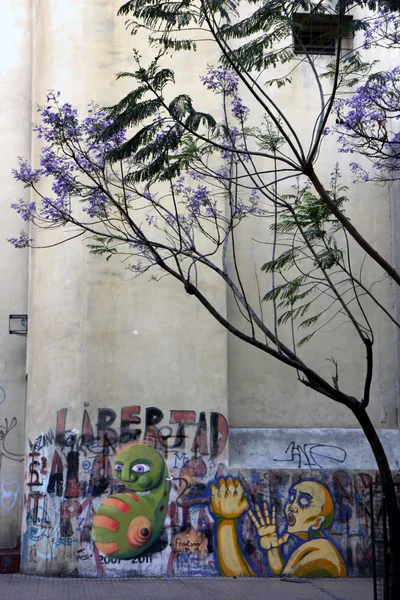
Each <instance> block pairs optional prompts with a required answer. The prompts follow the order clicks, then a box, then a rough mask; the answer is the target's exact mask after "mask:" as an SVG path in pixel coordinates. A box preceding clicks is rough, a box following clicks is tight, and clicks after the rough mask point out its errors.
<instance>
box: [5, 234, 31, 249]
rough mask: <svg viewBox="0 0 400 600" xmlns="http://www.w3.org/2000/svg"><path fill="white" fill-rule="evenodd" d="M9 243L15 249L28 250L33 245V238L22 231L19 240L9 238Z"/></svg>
mask: <svg viewBox="0 0 400 600" xmlns="http://www.w3.org/2000/svg"><path fill="white" fill-rule="evenodd" d="M7 241H8V242H10V244H12V245H13V246H14V248H27V247H28V246H29V245H30V244H31V242H32V238H30V237H29V236H28V234H27V232H26V231H21V233H20V234H19V237H18V238H15V237H12V238H8V239H7Z"/></svg>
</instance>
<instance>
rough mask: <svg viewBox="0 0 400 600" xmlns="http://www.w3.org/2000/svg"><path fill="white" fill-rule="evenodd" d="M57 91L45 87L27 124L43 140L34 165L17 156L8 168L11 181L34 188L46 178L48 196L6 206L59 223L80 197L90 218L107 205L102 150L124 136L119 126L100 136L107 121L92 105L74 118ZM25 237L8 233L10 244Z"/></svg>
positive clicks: (33, 218) (19, 243)
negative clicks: (41, 102)
mask: <svg viewBox="0 0 400 600" xmlns="http://www.w3.org/2000/svg"><path fill="white" fill-rule="evenodd" d="M59 96H60V92H57V93H55V92H49V93H48V95H47V96H46V105H45V106H42V107H39V108H38V113H39V115H40V123H39V124H37V125H34V126H33V130H34V131H35V132H36V134H37V137H38V138H39V139H42V140H43V141H44V142H45V144H44V145H43V147H42V150H41V153H40V159H39V162H40V168H39V169H34V168H33V167H32V166H31V165H29V163H28V162H27V161H26V160H24V159H22V158H19V159H18V168H17V169H15V170H13V176H14V178H15V179H16V180H17V181H22V182H23V183H24V184H25V185H26V186H28V187H31V188H33V190H34V191H35V192H38V184H39V183H40V182H41V181H42V180H44V179H47V178H49V179H50V180H51V190H52V192H53V196H52V197H47V196H43V195H41V194H39V195H40V196H41V201H40V202H39V201H37V202H31V203H25V202H24V201H22V200H20V201H19V202H14V203H13V204H12V205H11V207H12V208H13V209H14V210H15V211H16V212H17V213H18V214H19V215H20V216H21V217H22V218H23V219H24V220H25V221H46V222H49V221H50V222H51V223H52V224H53V225H62V224H64V223H65V222H66V221H68V219H69V217H70V215H71V211H72V201H73V199H77V200H78V202H80V203H83V210H84V211H85V212H86V213H87V214H88V216H89V217H90V218H92V219H94V218H104V217H105V216H106V214H107V209H108V207H109V206H110V202H109V198H108V196H107V193H106V187H107V184H108V182H109V181H110V179H112V176H111V174H110V172H109V171H107V168H108V167H107V163H106V156H107V153H108V152H109V151H111V150H113V149H114V148H116V147H118V146H119V145H121V144H122V143H123V142H124V141H125V132H124V131H121V132H117V133H115V134H113V135H112V136H111V137H108V138H104V139H103V138H102V137H101V136H102V133H103V132H104V130H105V128H106V127H108V126H109V125H110V123H111V121H110V119H109V118H108V117H107V115H106V113H105V111H103V110H102V109H100V107H99V106H98V105H95V104H90V105H89V106H88V116H86V117H85V118H83V119H80V118H79V116H78V111H77V110H76V109H74V108H73V107H72V106H71V105H70V104H68V103H65V104H61V103H60V100H59ZM25 242H26V239H25V238H24V237H22V238H18V239H16V238H13V239H12V242H11V243H13V244H14V245H16V247H19V248H20V247H24V246H25V245H26V243H25Z"/></svg>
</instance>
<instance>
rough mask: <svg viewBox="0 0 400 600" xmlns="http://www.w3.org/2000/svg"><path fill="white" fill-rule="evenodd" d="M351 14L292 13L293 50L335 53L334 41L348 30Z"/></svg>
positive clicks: (298, 51) (311, 52) (302, 52)
mask: <svg viewBox="0 0 400 600" xmlns="http://www.w3.org/2000/svg"><path fill="white" fill-rule="evenodd" d="M352 19H353V17H352V16H351V15H345V16H342V19H341V24H340V19H339V15H316V14H314V15H310V14H307V13H295V14H294V15H293V37H294V51H295V53H296V54H305V52H306V51H307V52H308V53H309V54H335V51H336V41H337V39H338V38H339V37H344V36H345V35H346V34H347V35H348V34H349V32H350V23H351V21H352Z"/></svg>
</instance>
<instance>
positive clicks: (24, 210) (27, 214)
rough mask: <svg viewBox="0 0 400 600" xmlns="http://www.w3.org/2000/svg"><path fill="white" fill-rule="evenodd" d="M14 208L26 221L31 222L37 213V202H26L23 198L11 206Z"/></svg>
mask: <svg viewBox="0 0 400 600" xmlns="http://www.w3.org/2000/svg"><path fill="white" fill-rule="evenodd" d="M11 208H13V209H14V210H15V211H16V212H17V213H18V214H19V215H20V216H21V217H22V218H23V220H24V221H30V220H31V219H32V217H33V215H34V214H35V211H36V202H24V200H22V198H20V200H19V201H18V202H13V204H11Z"/></svg>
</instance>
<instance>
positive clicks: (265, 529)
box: [211, 477, 346, 577]
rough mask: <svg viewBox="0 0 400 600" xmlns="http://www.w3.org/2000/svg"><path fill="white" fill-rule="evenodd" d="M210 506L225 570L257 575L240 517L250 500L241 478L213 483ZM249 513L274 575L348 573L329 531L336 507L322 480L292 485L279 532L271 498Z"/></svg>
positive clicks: (225, 571)
mask: <svg viewBox="0 0 400 600" xmlns="http://www.w3.org/2000/svg"><path fill="white" fill-rule="evenodd" d="M211 492H212V500H211V510H212V511H213V512H214V514H215V515H216V517H217V528H216V534H217V560H218V565H219V569H220V572H221V574H223V575H227V576H238V575H254V574H255V573H254V572H253V570H252V569H251V567H250V566H249V564H248V563H247V561H246V559H245V557H244V555H243V552H242V550H241V546H240V541H239V527H238V519H239V517H240V516H241V515H242V514H243V513H244V512H245V511H247V510H248V506H249V505H248V501H247V498H246V494H245V492H244V490H243V486H242V484H241V482H240V481H239V479H235V480H233V479H232V478H231V477H228V478H227V479H226V480H225V479H220V480H219V483H218V487H217V486H215V485H213V486H211ZM248 514H249V516H250V518H251V520H252V522H253V523H254V525H255V528H256V530H257V533H258V536H259V545H260V547H261V549H262V550H263V551H265V552H266V558H267V562H268V566H269V568H270V570H271V572H272V575H275V576H278V575H279V576H282V575H283V576H288V577H345V576H346V567H345V564H344V560H343V557H342V555H341V553H340V552H339V550H338V549H337V548H336V546H335V545H334V544H333V542H332V541H331V540H330V539H329V538H328V537H327V535H326V530H327V529H328V528H329V527H330V525H331V524H332V521H333V518H334V505H333V501H332V497H331V494H330V492H329V490H328V488H327V487H325V486H324V485H323V484H322V483H319V482H317V481H301V482H299V483H297V484H296V485H294V486H293V487H291V488H290V490H289V494H288V498H287V500H286V503H285V509H284V514H285V524H284V526H283V528H282V530H281V531H278V527H277V522H276V513H275V507H273V508H272V509H271V510H270V508H269V506H268V503H267V502H264V504H263V507H261V506H258V505H256V506H255V508H254V510H249V511H248Z"/></svg>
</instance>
